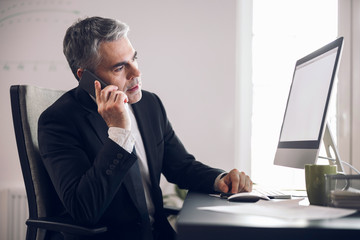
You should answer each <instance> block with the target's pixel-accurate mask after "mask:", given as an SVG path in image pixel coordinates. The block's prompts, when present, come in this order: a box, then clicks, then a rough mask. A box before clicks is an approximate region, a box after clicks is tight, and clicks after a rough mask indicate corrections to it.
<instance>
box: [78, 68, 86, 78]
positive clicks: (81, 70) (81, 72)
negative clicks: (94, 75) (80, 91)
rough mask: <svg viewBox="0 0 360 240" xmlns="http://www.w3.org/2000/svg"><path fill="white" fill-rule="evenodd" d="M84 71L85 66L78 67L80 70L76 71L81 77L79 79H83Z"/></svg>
mask: <svg viewBox="0 0 360 240" xmlns="http://www.w3.org/2000/svg"><path fill="white" fill-rule="evenodd" d="M83 73H84V69H83V68H78V70H77V71H76V75H77V76H78V77H79V79H81V77H82V75H83Z"/></svg>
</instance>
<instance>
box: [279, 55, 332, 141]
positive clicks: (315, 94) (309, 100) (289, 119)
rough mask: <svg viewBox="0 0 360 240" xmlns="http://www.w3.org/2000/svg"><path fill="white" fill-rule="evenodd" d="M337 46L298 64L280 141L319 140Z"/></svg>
mask: <svg viewBox="0 0 360 240" xmlns="http://www.w3.org/2000/svg"><path fill="white" fill-rule="evenodd" d="M336 53H337V48H335V49H333V50H331V51H329V52H327V53H324V54H322V55H320V56H318V57H317V58H315V59H313V60H311V61H308V62H306V63H303V64H301V65H299V66H297V67H296V70H295V73H294V80H293V83H292V86H291V93H290V95H289V100H288V105H287V108H286V113H285V117H284V122H283V127H282V131H281V136H280V141H281V142H289V141H316V140H318V137H319V133H320V127H321V121H322V119H323V115H324V114H326V113H325V111H324V109H325V106H326V99H327V96H328V91H329V87H330V83H331V76H332V73H333V70H334V64H335V59H336Z"/></svg>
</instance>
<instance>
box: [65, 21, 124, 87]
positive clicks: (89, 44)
mask: <svg viewBox="0 0 360 240" xmlns="http://www.w3.org/2000/svg"><path fill="white" fill-rule="evenodd" d="M128 31H129V26H128V25H126V24H125V23H123V22H120V21H118V20H115V19H109V18H101V17H90V18H85V19H83V20H78V21H77V22H75V23H74V24H73V25H72V26H71V27H69V28H68V30H67V31H66V34H65V37H64V42H63V52H64V55H65V57H66V59H67V61H68V63H69V66H70V68H71V71H72V72H73V74H74V76H75V77H76V79H77V80H79V78H78V76H77V73H76V72H77V70H78V69H79V68H84V69H88V70H90V71H92V72H95V69H96V68H97V66H98V65H99V63H100V62H101V56H100V54H99V46H100V43H102V42H104V41H107V42H111V41H115V40H118V39H120V38H122V37H126V36H127V33H128Z"/></svg>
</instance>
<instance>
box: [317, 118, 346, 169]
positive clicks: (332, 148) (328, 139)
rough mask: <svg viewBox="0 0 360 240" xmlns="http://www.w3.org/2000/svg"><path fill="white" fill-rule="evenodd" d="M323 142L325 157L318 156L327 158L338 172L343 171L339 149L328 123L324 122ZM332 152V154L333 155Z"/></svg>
mask: <svg viewBox="0 0 360 240" xmlns="http://www.w3.org/2000/svg"><path fill="white" fill-rule="evenodd" d="M323 142H324V147H325V150H326V155H327V157H321V156H319V158H324V159H327V160H329V164H330V165H336V166H337V172H338V173H345V172H344V168H343V166H342V162H341V159H340V155H339V151H338V149H337V147H336V145H335V142H334V138H333V136H332V134H331V131H330V127H329V124H328V123H327V124H326V127H325V132H324V136H323ZM332 154H334V156H333V155H332Z"/></svg>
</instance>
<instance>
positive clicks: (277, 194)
mask: <svg viewBox="0 0 360 240" xmlns="http://www.w3.org/2000/svg"><path fill="white" fill-rule="evenodd" d="M252 192H254V193H257V194H260V195H264V196H267V197H269V198H270V199H291V198H292V197H306V196H307V194H306V191H305V190H292V191H290V190H289V191H288V190H286V191H281V190H277V189H273V188H268V187H263V186H259V185H255V184H254V186H253V190H252ZM231 195H233V193H221V194H220V197H221V198H225V199H227V198H228V197H229V196H231Z"/></svg>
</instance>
